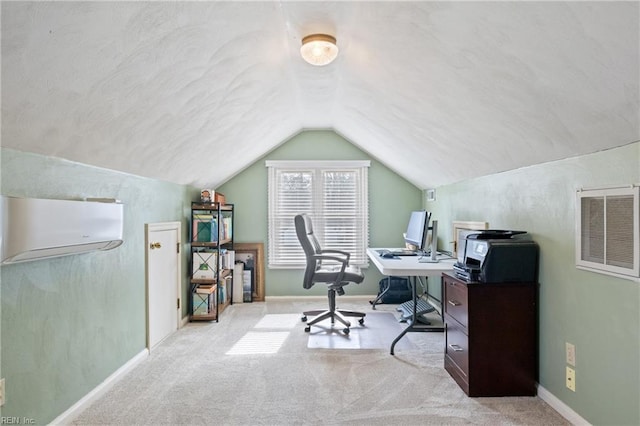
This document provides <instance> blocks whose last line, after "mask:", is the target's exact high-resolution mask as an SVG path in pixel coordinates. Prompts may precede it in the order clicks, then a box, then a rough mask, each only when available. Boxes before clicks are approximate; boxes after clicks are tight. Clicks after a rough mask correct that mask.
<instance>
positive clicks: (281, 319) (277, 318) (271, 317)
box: [254, 314, 301, 329]
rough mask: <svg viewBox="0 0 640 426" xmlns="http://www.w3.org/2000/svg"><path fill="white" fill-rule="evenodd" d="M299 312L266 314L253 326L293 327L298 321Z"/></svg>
mask: <svg viewBox="0 0 640 426" xmlns="http://www.w3.org/2000/svg"><path fill="white" fill-rule="evenodd" d="M300 317H301V315H300V314H267V315H265V316H264V317H262V319H261V320H260V321H258V323H257V324H256V325H255V327H254V328H287V329H291V328H294V327H295V326H296V325H298V324H299V323H300Z"/></svg>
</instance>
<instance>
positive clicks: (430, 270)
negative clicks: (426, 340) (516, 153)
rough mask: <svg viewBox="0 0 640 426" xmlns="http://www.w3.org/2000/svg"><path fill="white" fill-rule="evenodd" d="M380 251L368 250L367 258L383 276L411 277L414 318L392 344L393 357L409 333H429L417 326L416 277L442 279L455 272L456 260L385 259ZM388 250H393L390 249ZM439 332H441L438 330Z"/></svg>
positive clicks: (415, 257) (418, 257)
mask: <svg viewBox="0 0 640 426" xmlns="http://www.w3.org/2000/svg"><path fill="white" fill-rule="evenodd" d="M378 250H384V249H381V248H368V249H367V256H369V260H371V262H372V263H373V264H374V265H375V266H376V268H378V270H379V271H380V272H381V273H382V275H386V276H391V275H395V276H401V277H410V278H411V279H410V281H411V288H412V290H411V291H412V296H413V318H410V319H409V320H407V324H408V325H407V328H405V329H404V330H403V331H402V333H400V334H399V335H398V337H396V338H395V340H394V341H393V343H391V355H393V349H394V347H395V345H396V343H398V341H399V340H400V339H401V338H402V337H403V336H404V335H405V334H407V333H408V332H409V331H427V330H428V328H427V329H426V328H425V327H419V326H418V325H417V324H416V322H417V321H416V300H417V291H416V282H415V279H416V277H438V279H441V277H442V273H443V272H448V271H452V270H453V264H454V263H455V262H456V259H452V258H450V257H449V256H446V255H438V259H439V262H437V263H422V262H420V261H419V260H420V256H397V257H394V258H385V257H382V256H380V254H379V253H378ZM387 250H392V251H393V249H392V248H389V249H387ZM438 331H439V330H438Z"/></svg>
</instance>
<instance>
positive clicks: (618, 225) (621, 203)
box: [576, 186, 640, 278]
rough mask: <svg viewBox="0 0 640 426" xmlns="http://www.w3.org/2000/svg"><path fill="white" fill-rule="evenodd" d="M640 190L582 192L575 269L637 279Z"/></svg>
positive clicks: (639, 255) (639, 262) (636, 188)
mask: <svg viewBox="0 0 640 426" xmlns="http://www.w3.org/2000/svg"><path fill="white" fill-rule="evenodd" d="M638 194H639V188H638V187H632V186H629V187H626V188H611V189H593V190H581V191H578V193H577V208H576V213H577V217H576V223H577V227H576V266H577V267H578V268H580V269H586V270H590V271H594V272H601V273H607V274H611V275H615V276H619V277H622V278H638V277H640V201H639V196H638Z"/></svg>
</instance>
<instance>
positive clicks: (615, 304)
mask: <svg viewBox="0 0 640 426" xmlns="http://www.w3.org/2000/svg"><path fill="white" fill-rule="evenodd" d="M633 183H635V184H637V183H640V143H634V144H631V145H628V146H625V147H622V148H618V149H613V150H609V151H605V152H601V153H597V154H593V155H587V156H582V157H578V158H572V159H567V160H562V161H556V162H552V163H548V164H542V165H538V166H534V167H528V168H523V169H520V170H515V171H510V172H505V173H500V174H496V175H493V176H487V177H483V178H479V179H474V180H470V181H466V182H461V183H457V184H454V185H449V186H445V187H441V188H437V197H436V201H435V202H430V203H426V207H427V208H428V209H431V210H433V212H434V213H435V215H436V216H437V217H438V218H440V219H441V223H442V226H441V227H440V229H441V232H439V234H440V239H441V242H444V241H447V242H448V241H450V240H451V239H450V238H448V237H449V236H451V232H452V231H451V221H453V220H465V221H488V222H489V225H490V227H491V228H496V229H521V230H526V231H528V232H529V233H530V234H531V235H532V237H533V239H534V240H535V241H537V242H538V244H539V245H540V249H541V259H540V284H541V286H540V379H539V382H540V385H541V386H543V387H544V388H545V389H546V390H548V391H550V392H551V393H552V394H553V395H555V396H556V397H558V398H559V399H561V400H562V401H563V402H564V403H565V404H567V405H568V406H569V407H571V408H572V409H573V410H574V411H575V412H577V413H578V414H580V415H581V416H582V417H583V418H584V419H586V420H587V421H589V422H590V423H592V424H598V425H638V424H640V409H639V408H638V406H639V405H640V404H638V401H640V337H639V336H640V313H639V312H640V283H638V282H633V281H629V280H624V279H619V278H614V277H609V276H606V275H602V274H596V273H592V272H586V271H581V270H578V269H576V268H575V263H574V262H575V258H574V257H575V256H574V246H575V232H574V226H575V225H574V224H575V191H576V189H578V188H593V187H603V186H611V185H628V184H633ZM444 218H446V219H447V220H442V219H444ZM445 238H446V239H445ZM443 248H445V247H443ZM446 249H450V247H446ZM565 342H570V343H573V344H575V345H576V361H577V365H576V392H575V393H574V392H571V391H570V390H568V389H567V388H565V384H564V383H565V382H564V379H565V377H564V376H565V365H566V364H565Z"/></svg>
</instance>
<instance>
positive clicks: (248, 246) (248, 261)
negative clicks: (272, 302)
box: [233, 243, 264, 302]
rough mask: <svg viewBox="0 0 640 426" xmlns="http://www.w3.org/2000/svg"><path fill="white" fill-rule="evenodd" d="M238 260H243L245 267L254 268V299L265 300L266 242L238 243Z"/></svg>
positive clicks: (235, 247)
mask: <svg viewBox="0 0 640 426" xmlns="http://www.w3.org/2000/svg"><path fill="white" fill-rule="evenodd" d="M233 249H234V251H235V252H236V262H243V263H244V264H245V269H253V276H252V280H251V282H252V287H253V288H252V296H253V297H252V301H253V302H264V244H263V243H236V244H234V245H233Z"/></svg>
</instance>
